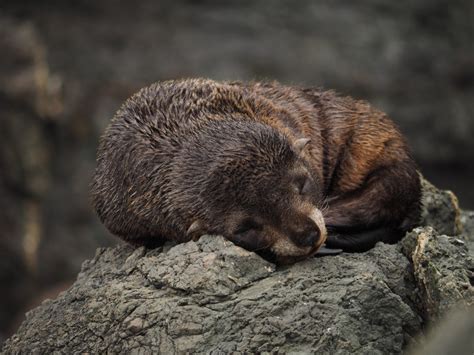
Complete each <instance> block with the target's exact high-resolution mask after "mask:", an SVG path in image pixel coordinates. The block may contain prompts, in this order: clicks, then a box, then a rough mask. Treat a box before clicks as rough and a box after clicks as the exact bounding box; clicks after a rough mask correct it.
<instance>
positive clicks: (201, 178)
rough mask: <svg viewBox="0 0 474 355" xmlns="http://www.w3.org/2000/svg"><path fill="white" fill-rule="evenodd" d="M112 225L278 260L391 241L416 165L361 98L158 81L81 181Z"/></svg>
mask: <svg viewBox="0 0 474 355" xmlns="http://www.w3.org/2000/svg"><path fill="white" fill-rule="evenodd" d="M92 196H93V203H94V206H95V208H96V211H97V213H98V215H99V217H100V219H101V220H102V222H103V223H104V224H105V225H106V227H107V228H108V229H109V230H110V231H111V232H112V233H114V234H116V235H118V236H120V237H121V238H123V239H124V240H127V241H129V242H131V243H133V244H139V245H147V246H153V245H159V244H161V243H162V242H163V241H165V240H174V241H177V242H184V241H188V240H190V239H193V238H198V237H199V236H200V235H202V234H204V233H207V234H222V235H224V236H225V237H226V238H228V239H229V240H231V241H233V242H235V243H236V244H238V245H241V246H243V247H244V248H247V249H249V250H255V251H258V252H259V253H261V254H262V255H264V256H266V257H268V258H272V259H275V260H276V261H277V262H280V263H288V262H294V261H297V260H299V259H302V258H304V257H308V256H310V255H313V254H314V253H315V252H316V251H317V250H318V248H319V247H320V246H321V245H322V244H323V243H324V242H325V241H326V237H327V241H326V244H327V245H328V246H329V247H334V248H342V249H344V250H346V251H363V250H367V249H369V248H371V247H372V246H373V245H374V244H375V243H376V242H377V241H385V242H396V241H397V240H399V239H400V238H401V237H402V236H403V234H404V233H405V232H406V231H407V230H410V229H411V228H412V227H414V226H415V225H416V224H417V222H418V220H419V216H420V199H421V189H420V181H419V176H418V173H417V171H416V164H415V162H414V160H413V159H412V157H411V155H410V152H409V149H408V147H407V144H406V142H405V140H404V138H403V137H402V135H401V134H400V132H399V130H398V129H397V128H396V126H395V125H394V123H393V122H392V121H391V120H390V119H389V118H388V117H387V116H386V115H385V114H384V113H382V112H380V111H378V110H376V109H374V108H372V107H371V106H370V105H368V104H367V103H365V102H363V101H357V100H354V99H351V98H348V97H340V96H338V95H336V94H335V93H334V92H332V91H322V90H319V89H303V88H297V87H289V86H284V85H281V84H278V83H275V82H272V83H248V84H246V83H240V82H223V83H219V82H215V81H212V80H205V79H190V80H181V81H167V82H161V83H156V84H153V85H151V86H149V87H147V88H144V89H142V90H140V91H139V92H138V93H137V94H135V95H133V96H132V97H131V98H130V99H128V100H127V101H126V102H125V104H124V105H123V106H122V108H121V109H120V110H119V111H118V112H117V114H116V116H115V117H114V119H113V120H112V122H111V124H110V126H109V127H108V128H107V130H106V132H105V134H104V136H103V137H102V139H101V142H100V146H99V150H98V165H97V169H96V173H95V177H94V181H93V185H92Z"/></svg>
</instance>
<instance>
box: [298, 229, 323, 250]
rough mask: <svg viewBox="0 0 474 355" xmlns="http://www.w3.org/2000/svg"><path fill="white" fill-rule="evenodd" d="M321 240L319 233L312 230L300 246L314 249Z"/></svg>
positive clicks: (302, 239) (301, 241)
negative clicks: (319, 239)
mask: <svg viewBox="0 0 474 355" xmlns="http://www.w3.org/2000/svg"><path fill="white" fill-rule="evenodd" d="M318 238H319V233H318V232H317V231H316V230H312V231H310V232H309V233H307V234H306V236H304V237H303V238H301V240H300V245H301V246H303V247H312V246H313V245H314V244H315V243H316V241H317V240H318Z"/></svg>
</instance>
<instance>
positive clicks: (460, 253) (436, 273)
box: [401, 227, 474, 321]
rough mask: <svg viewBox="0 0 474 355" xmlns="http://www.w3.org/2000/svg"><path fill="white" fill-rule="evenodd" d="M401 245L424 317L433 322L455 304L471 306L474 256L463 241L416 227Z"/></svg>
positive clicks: (473, 302) (473, 303)
mask: <svg viewBox="0 0 474 355" xmlns="http://www.w3.org/2000/svg"><path fill="white" fill-rule="evenodd" d="M401 247H402V251H403V253H404V254H405V255H406V256H407V257H408V258H409V259H410V260H411V262H412V264H413V271H414V276H415V280H416V284H417V288H418V291H419V293H420V299H421V309H422V311H423V315H424V318H425V319H427V320H428V321H435V320H438V319H439V318H441V317H442V316H444V315H445V314H446V313H447V312H448V311H449V310H451V309H453V308H455V307H464V308H467V307H469V306H473V305H474V287H473V283H474V259H473V258H472V255H470V252H469V250H468V247H467V244H466V242H465V241H464V240H462V239H461V238H459V237H457V236H446V235H438V234H436V232H435V230H434V229H433V228H431V227H424V228H421V227H420V228H416V229H415V230H413V231H412V232H411V233H408V234H407V236H406V237H405V238H404V239H403V240H402V242H401Z"/></svg>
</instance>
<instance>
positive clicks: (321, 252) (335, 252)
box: [315, 245, 342, 256]
mask: <svg viewBox="0 0 474 355" xmlns="http://www.w3.org/2000/svg"><path fill="white" fill-rule="evenodd" d="M341 253H342V249H330V248H327V247H326V246H325V245H323V246H322V247H321V248H319V250H318V251H317V252H316V254H315V256H328V255H339V254H341Z"/></svg>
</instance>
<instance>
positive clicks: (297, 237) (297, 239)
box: [291, 220, 320, 248]
mask: <svg viewBox="0 0 474 355" xmlns="http://www.w3.org/2000/svg"><path fill="white" fill-rule="evenodd" d="M319 238H320V231H319V228H318V226H317V225H316V223H314V222H313V221H312V220H309V221H308V223H306V225H305V228H303V229H302V230H301V231H298V232H296V233H293V234H292V235H291V239H292V241H293V242H294V243H295V244H296V245H297V246H299V247H302V248H304V247H313V246H314V245H315V244H317V243H318V242H319Z"/></svg>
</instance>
